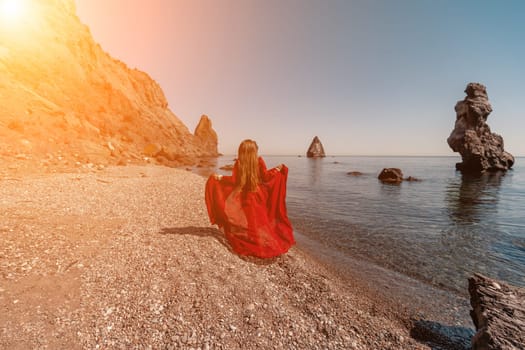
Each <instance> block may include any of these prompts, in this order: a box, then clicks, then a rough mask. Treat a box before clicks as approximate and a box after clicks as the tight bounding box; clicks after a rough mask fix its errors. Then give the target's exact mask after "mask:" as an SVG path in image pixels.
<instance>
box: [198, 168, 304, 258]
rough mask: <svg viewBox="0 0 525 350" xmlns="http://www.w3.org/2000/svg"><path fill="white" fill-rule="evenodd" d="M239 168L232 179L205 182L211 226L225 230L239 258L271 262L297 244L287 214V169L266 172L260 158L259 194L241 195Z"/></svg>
mask: <svg viewBox="0 0 525 350" xmlns="http://www.w3.org/2000/svg"><path fill="white" fill-rule="evenodd" d="M237 169H238V164H237V163H236V164H235V166H234V168H233V173H232V176H223V177H222V179H221V180H217V179H215V178H214V177H213V176H210V177H209V179H208V181H207V182H206V192H205V199H206V206H207V208H208V215H209V218H210V221H211V223H212V224H217V225H218V226H219V227H220V228H223V229H224V233H225V235H226V238H227V239H228V242H229V243H230V245H231V247H232V248H233V250H234V251H235V252H236V253H238V254H240V255H249V256H256V257H260V258H271V257H275V256H278V255H281V254H284V253H286V252H287V251H288V249H290V247H291V246H292V245H293V244H294V243H295V240H294V237H293V229H292V225H291V224H290V220H289V219H288V214H287V211H286V201H285V199H286V181H287V179H288V168H287V167H286V166H283V168H282V169H281V171H279V170H277V169H271V170H267V169H266V164H265V163H264V160H263V159H262V158H259V171H260V175H261V176H260V178H261V179H262V183H261V184H259V186H258V188H257V191H255V192H247V191H241V190H240V189H239V188H238V187H237V185H236V182H237V172H238V170H237Z"/></svg>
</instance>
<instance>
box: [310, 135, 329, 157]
mask: <svg viewBox="0 0 525 350" xmlns="http://www.w3.org/2000/svg"><path fill="white" fill-rule="evenodd" d="M306 156H307V157H308V158H319V157H326V154H325V153H324V148H323V144H322V143H321V140H319V138H318V137H317V136H315V137H314V139H313V140H312V143H311V144H310V147H308V151H307V152H306Z"/></svg>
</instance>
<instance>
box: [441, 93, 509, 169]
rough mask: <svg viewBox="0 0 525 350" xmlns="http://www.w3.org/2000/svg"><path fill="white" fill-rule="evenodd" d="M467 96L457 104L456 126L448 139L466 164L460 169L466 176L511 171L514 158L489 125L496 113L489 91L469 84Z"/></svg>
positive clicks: (460, 165)
mask: <svg viewBox="0 0 525 350" xmlns="http://www.w3.org/2000/svg"><path fill="white" fill-rule="evenodd" d="M465 93H466V94H467V96H466V97H465V98H464V99H463V100H461V101H458V102H457V103H456V107H455V110H456V124H455V126H454V130H452V132H451V134H450V136H449V137H448V139H447V142H448V145H449V146H450V148H452V150H453V151H454V152H459V153H460V154H461V158H462V160H463V162H462V163H457V164H456V169H457V170H460V171H461V172H464V173H482V172H484V171H501V170H502V171H506V170H508V169H510V168H511V167H512V165H513V164H514V157H513V156H512V154H510V153H508V152H505V150H504V149H503V137H501V136H500V135H498V134H495V133H493V132H491V131H490V128H489V126H488V125H487V123H486V122H487V117H488V115H489V114H490V113H491V112H492V106H491V105H490V103H489V98H488V95H487V89H486V87H485V86H484V85H482V84H479V83H469V84H468V85H467V88H466V89H465Z"/></svg>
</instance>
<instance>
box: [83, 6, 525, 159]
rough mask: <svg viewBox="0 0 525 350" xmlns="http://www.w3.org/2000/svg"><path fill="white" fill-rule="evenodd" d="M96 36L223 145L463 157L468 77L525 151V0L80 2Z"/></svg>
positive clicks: (516, 150) (511, 144) (500, 128)
mask: <svg viewBox="0 0 525 350" xmlns="http://www.w3.org/2000/svg"><path fill="white" fill-rule="evenodd" d="M77 12H78V15H79V17H80V19H81V21H82V22H83V23H85V24H87V25H88V26H89V27H90V29H91V32H92V34H93V37H94V39H95V41H97V42H98V43H100V44H101V46H102V47H103V48H104V50H106V51H107V52H108V53H110V54H111V55H112V56H113V57H116V58H118V59H120V60H122V61H124V62H125V63H127V64H128V65H129V66H130V67H132V68H138V69H140V70H143V71H145V72H147V73H148V74H149V75H150V76H151V77H152V78H153V79H155V80H156V81H157V82H159V84H160V85H161V87H162V88H163V90H164V92H165V94H166V97H167V99H168V102H169V107H170V109H171V110H172V111H173V112H174V113H175V114H176V115H177V116H178V117H179V118H180V119H181V120H182V121H183V122H184V123H185V124H186V125H187V126H188V128H189V129H190V131H193V130H194V128H195V126H196V124H197V122H198V120H199V118H200V115H201V114H207V115H209V116H210V118H211V119H212V122H213V126H214V128H215V130H216V131H217V133H218V135H219V151H220V152H222V153H225V154H235V153H236V150H237V147H238V144H239V143H240V141H242V140H243V139H245V138H252V139H255V140H256V141H257V142H258V144H259V148H260V152H261V153H262V154H288V155H295V154H304V153H305V152H306V150H307V148H308V146H309V144H310V142H311V140H312V138H313V137H314V136H315V135H317V136H319V138H320V139H321V141H322V143H323V145H324V147H325V150H326V152H327V154H330V155H342V154H346V155H453V153H452V151H451V150H450V148H449V147H448V145H447V143H446V138H447V137H448V135H449V134H450V132H451V131H452V129H453V127H454V121H455V112H454V105H455V103H456V102H457V101H458V100H461V99H463V98H464V96H465V95H464V92H463V90H464V89H465V86H466V84H467V83H468V82H480V83H482V84H484V85H486V86H487V91H488V94H489V99H490V102H491V104H492V107H493V109H494V111H493V112H492V114H491V115H490V116H489V118H488V123H489V125H490V127H491V129H492V131H494V132H496V133H499V134H501V135H502V136H503V138H504V140H505V149H506V150H507V151H509V152H511V153H513V154H514V155H515V156H517V155H525V137H524V135H525V112H524V110H525V103H524V101H525V87H524V86H525V85H524V84H525V1H522V0H515V1H511V0H503V1H489V0H476V1H475V0H472V1H461V0H439V1H434V0H395V1H394V0H355V1H354V0H77Z"/></svg>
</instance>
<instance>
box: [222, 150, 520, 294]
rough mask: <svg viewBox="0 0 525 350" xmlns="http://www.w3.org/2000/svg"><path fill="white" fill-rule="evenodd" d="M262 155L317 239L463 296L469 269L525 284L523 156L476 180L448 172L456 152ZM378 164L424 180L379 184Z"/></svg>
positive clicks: (294, 215) (304, 228) (297, 219)
mask: <svg viewBox="0 0 525 350" xmlns="http://www.w3.org/2000/svg"><path fill="white" fill-rule="evenodd" d="M264 159H265V160H266V163H267V165H268V167H272V166H276V165H278V164H280V163H284V164H286V165H287V166H288V167H289V169H290V172H289V178H288V196H287V205H288V214H289V217H290V219H291V221H292V224H293V226H294V229H296V230H298V231H299V232H301V233H302V234H304V235H306V236H308V237H310V238H312V239H314V240H316V241H318V242H319V244H322V245H325V246H327V247H331V248H333V249H334V250H337V251H339V252H343V253H345V254H350V255H351V256H354V257H358V258H360V259H364V260H368V261H370V262H373V263H375V264H378V265H380V266H383V267H386V268H388V269H391V270H394V271H398V272H401V273H403V274H406V275H409V276H411V277H415V278H416V279H419V280H422V281H425V282H428V283H431V284H433V285H435V286H438V287H440V288H444V289H451V290H454V291H457V292H459V293H461V294H465V293H466V285H467V278H468V277H469V276H470V275H471V274H472V273H473V272H480V273H483V274H485V275H488V276H490V277H493V278H497V279H501V280H504V281H507V282H510V283H511V284H514V285H518V286H525V166H524V165H523V163H524V161H525V159H524V158H517V159H516V164H515V168H514V169H513V170H511V171H509V172H507V173H506V174H486V175H482V176H478V177H472V176H470V177H469V176H463V175H462V174H461V173H459V172H456V171H455V168H454V165H455V163H456V162H457V161H459V160H460V159H459V158H458V157H327V158H324V159H308V158H305V157H277V156H271V157H269V156H266V157H264ZM231 163H232V157H231V156H230V157H227V156H224V157H221V158H219V159H218V166H222V165H224V164H231ZM385 167H397V168H401V170H402V171H403V173H404V175H405V176H415V177H417V178H419V179H421V180H422V181H421V182H403V183H402V184H400V185H388V184H382V183H381V182H379V181H378V180H377V175H378V173H379V172H380V170H381V169H382V168H385ZM350 171H359V172H361V173H363V175H361V176H350V175H347V173H348V172H350ZM222 173H224V174H226V172H222Z"/></svg>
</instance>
